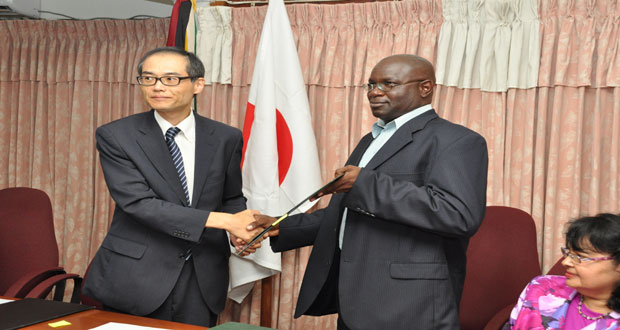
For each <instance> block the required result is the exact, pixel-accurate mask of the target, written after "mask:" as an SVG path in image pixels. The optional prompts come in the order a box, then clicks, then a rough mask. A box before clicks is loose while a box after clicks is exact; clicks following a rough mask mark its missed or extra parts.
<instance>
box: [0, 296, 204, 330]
mask: <svg viewBox="0 0 620 330" xmlns="http://www.w3.org/2000/svg"><path fill="white" fill-rule="evenodd" d="M0 298H1V299H8V300H13V299H12V298H7V297H0ZM59 321H66V322H68V323H70V324H69V325H64V326H61V327H57V328H53V327H51V326H49V324H50V323H55V322H59ZM109 322H116V323H123V324H131V325H138V326H144V327H153V328H162V329H175V330H177V329H179V330H198V329H207V328H205V327H199V326H195V325H189V324H183V323H177V322H170V321H163V320H157V319H151V318H146V317H140V316H134V315H129V314H121V313H113V312H108V311H103V310H99V309H90V310H86V311H82V312H78V313H75V314H70V315H66V316H63V317H59V318H56V319H51V320H48V321H45V322H41V323H37V324H34V325H31V326H27V327H24V328H21V329H46V330H53V329H59V330H82V329H92V328H95V327H98V326H101V325H104V324H106V323H109Z"/></svg>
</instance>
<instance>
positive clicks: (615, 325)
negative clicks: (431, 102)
mask: <svg viewBox="0 0 620 330" xmlns="http://www.w3.org/2000/svg"><path fill="white" fill-rule="evenodd" d="M562 254H563V255H564V260H563V261H562V264H563V265H564V266H565V267H566V274H565V276H539V277H536V278H534V279H533V280H532V281H531V282H530V283H529V284H528V285H527V287H526V288H525V289H524V290H523V292H522V293H521V296H520V297H519V301H518V302H517V305H516V306H515V308H514V309H513V310H512V313H511V314H510V321H509V322H508V323H506V325H505V326H504V329H512V330H525V329H567V330H577V329H582V330H603V329H608V330H611V329H620V323H619V321H620V216H619V215H614V214H599V215H597V216H594V217H585V218H581V219H577V220H574V221H571V222H569V226H568V230H567V232H566V247H563V248H562Z"/></svg>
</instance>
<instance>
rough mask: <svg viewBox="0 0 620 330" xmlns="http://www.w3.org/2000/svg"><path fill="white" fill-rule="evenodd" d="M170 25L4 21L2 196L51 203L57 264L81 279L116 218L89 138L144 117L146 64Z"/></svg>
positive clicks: (0, 28)
mask: <svg viewBox="0 0 620 330" xmlns="http://www.w3.org/2000/svg"><path fill="white" fill-rule="evenodd" d="M167 25H168V20H167V19H153V20H138V21H129V20H114V21H112V20H97V21H38V20H23V21H17V20H16V21H0V44H1V45H2V47H0V146H1V148H2V153H1V154H0V187H2V188H5V187H15V186H26V187H34V188H38V189H41V190H44V191H45V192H46V193H47V194H48V195H49V196H50V199H51V200H52V207H53V210H54V226H55V229H56V238H57V241H58V248H59V252H60V263H61V265H63V266H64V267H65V268H66V269H67V271H69V272H75V273H78V274H84V271H85V270H86V267H87V266H88V262H89V260H90V259H91V258H92V256H94V253H95V252H96V250H97V248H98V247H99V245H100V244H101V242H102V241H103V237H104V236H105V234H106V232H107V229H108V226H109V222H110V220H111V217H112V211H113V202H112V200H111V198H110V197H109V193H108V190H107V187H106V185H105V181H104V180H103V173H102V172H101V167H100V166H99V157H98V155H97V152H96V151H95V135H94V134H95V129H96V128H97V127H98V126H100V125H103V124H105V123H108V122H110V121H112V120H115V119H118V118H121V117H125V116H128V115H130V114H133V113H137V112H142V111H145V110H146V107H145V105H144V102H143V101H142V95H141V93H140V91H139V88H138V87H137V85H136V83H135V76H136V75H137V73H136V67H137V64H138V61H139V60H140V58H141V57H142V55H143V54H144V53H145V52H146V51H147V50H149V49H151V48H153V47H155V46H161V45H165V41H166V33H167Z"/></svg>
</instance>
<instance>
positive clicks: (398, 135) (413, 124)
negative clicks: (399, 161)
mask: <svg viewBox="0 0 620 330" xmlns="http://www.w3.org/2000/svg"><path fill="white" fill-rule="evenodd" d="M435 118H437V114H436V113H435V111H431V110H429V111H427V112H425V113H423V114H421V115H419V116H418V117H416V118H413V119H411V120H409V121H408V122H406V123H405V124H404V125H403V126H402V127H400V128H399V129H398V130H397V131H396V132H395V133H394V135H392V137H391V138H390V139H389V140H388V141H387V142H386V143H385V144H384V145H383V147H381V149H379V151H378V152H377V154H375V155H374V157H372V159H371V160H370V161H369V162H368V164H367V165H366V168H368V169H375V168H377V167H379V165H381V164H383V163H384V162H385V161H387V160H388V159H390V157H392V156H393V155H394V154H396V153H397V152H398V151H399V150H401V149H402V148H403V147H405V146H406V145H408V144H409V143H411V142H412V141H413V139H414V134H415V133H416V132H417V131H419V130H421V129H423V128H424V126H426V124H428V122H430V121H431V120H433V119H435ZM360 157H361V156H360ZM358 162H359V161H358Z"/></svg>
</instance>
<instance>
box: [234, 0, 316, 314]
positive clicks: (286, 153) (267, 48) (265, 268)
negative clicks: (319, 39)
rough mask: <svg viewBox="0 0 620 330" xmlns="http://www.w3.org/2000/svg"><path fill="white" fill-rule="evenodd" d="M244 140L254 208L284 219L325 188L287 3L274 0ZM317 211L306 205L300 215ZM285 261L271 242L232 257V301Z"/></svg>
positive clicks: (244, 168)
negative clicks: (322, 187)
mask: <svg viewBox="0 0 620 330" xmlns="http://www.w3.org/2000/svg"><path fill="white" fill-rule="evenodd" d="M243 137H244V146H243V159H242V174H243V193H244V195H245V196H246V197H247V199H248V208H250V209H254V210H259V211H260V212H261V213H264V214H267V215H271V216H279V215H282V214H284V213H285V212H287V211H288V210H289V209H290V208H292V207H293V206H295V205H296V204H297V203H299V202H300V201H302V200H303V199H304V198H306V197H307V196H308V195H309V194H311V193H312V192H314V191H315V190H317V189H318V188H319V187H320V186H321V175H320V168H319V159H318V153H317V148H316V141H315V137H314V132H313V131H312V119H311V116H310V106H309V104H308V95H307V92H306V86H305V85H304V81H303V77H302V74H301V66H300V65H299V57H298V55H297V48H296V46H295V40H294V39H293V32H292V30H291V25H290V23H289V19H288V14H287V12H286V8H285V7H284V2H283V0H269V7H268V9H267V14H266V16H265V22H264V24H263V30H262V33H261V38H260V42H259V45H258V51H257V55H256V62H255V64H254V73H253V75H252V85H251V87H250V95H249V98H248V104H247V109H246V114H245V122H244V126H243ZM311 206H312V203H308V204H305V205H303V206H302V207H301V208H300V210H298V211H299V212H303V211H306V210H307V209H308V208H310V207H311ZM284 221H286V220H284ZM280 261H281V258H280V254H279V253H273V252H272V251H271V248H270V247H269V242H268V241H265V242H263V247H261V248H260V249H258V250H257V251H256V253H254V254H252V255H250V256H248V257H244V258H240V257H237V256H233V257H231V259H230V269H231V274H230V277H231V279H230V283H231V288H232V290H231V292H229V298H231V299H233V300H235V301H237V302H241V301H242V300H243V298H245V296H246V295H247V294H248V293H249V291H250V290H251V289H252V286H253V282H254V281H256V280H259V279H262V278H265V277H268V276H271V275H273V274H276V273H277V272H280V271H281V264H280Z"/></svg>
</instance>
